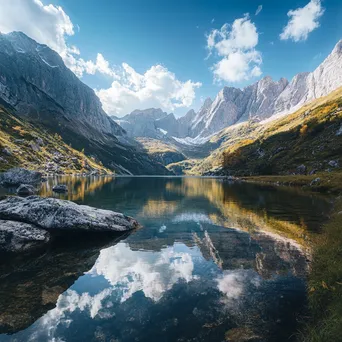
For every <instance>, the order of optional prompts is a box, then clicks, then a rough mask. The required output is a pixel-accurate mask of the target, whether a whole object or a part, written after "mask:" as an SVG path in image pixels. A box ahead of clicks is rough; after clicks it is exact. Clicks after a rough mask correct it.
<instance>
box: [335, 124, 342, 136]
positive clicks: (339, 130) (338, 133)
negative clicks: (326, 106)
mask: <svg viewBox="0 0 342 342" xmlns="http://www.w3.org/2000/svg"><path fill="white" fill-rule="evenodd" d="M336 135H337V136H338V137H339V136H340V135H342V125H341V126H340V128H339V129H338V130H337V132H336Z"/></svg>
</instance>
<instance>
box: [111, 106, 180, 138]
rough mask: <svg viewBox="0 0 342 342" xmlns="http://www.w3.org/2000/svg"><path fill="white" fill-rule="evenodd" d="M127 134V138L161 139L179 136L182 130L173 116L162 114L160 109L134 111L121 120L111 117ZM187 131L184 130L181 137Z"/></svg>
mask: <svg viewBox="0 0 342 342" xmlns="http://www.w3.org/2000/svg"><path fill="white" fill-rule="evenodd" d="M112 119H113V120H114V121H115V122H116V123H118V124H119V125H120V126H121V127H122V128H123V129H124V130H125V131H126V132H127V134H128V136H129V137H132V138H136V137H145V138H154V139H155V138H156V139H158V138H159V139H161V138H163V136H164V135H168V136H170V137H171V136H179V135H180V134H181V133H180V132H181V131H182V129H184V127H182V123H181V122H179V121H178V120H177V119H176V117H175V116H174V114H172V113H171V114H168V113H165V112H163V111H162V110H161V109H160V108H158V109H156V108H149V109H145V110H138V109H137V110H134V111H133V112H132V113H130V114H127V115H125V116H124V117H122V118H116V117H112ZM186 133H187V131H186V130H184V132H183V136H186Z"/></svg>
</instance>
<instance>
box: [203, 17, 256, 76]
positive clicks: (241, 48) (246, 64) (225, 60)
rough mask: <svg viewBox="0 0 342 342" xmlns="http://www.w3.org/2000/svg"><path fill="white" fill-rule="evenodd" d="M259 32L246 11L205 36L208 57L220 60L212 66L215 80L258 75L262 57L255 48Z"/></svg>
mask: <svg viewBox="0 0 342 342" xmlns="http://www.w3.org/2000/svg"><path fill="white" fill-rule="evenodd" d="M258 39H259V34H258V31H257V28H256V26H255V24H254V23H253V22H251V20H250V19H249V16H248V14H246V15H245V16H244V17H243V18H239V19H236V20H235V21H234V22H233V24H232V25H229V24H224V25H223V26H222V27H221V29H214V30H212V31H211V32H210V34H209V35H208V36H207V48H208V50H209V56H210V55H212V54H213V53H215V54H216V55H218V56H219V57H220V60H219V61H218V62H217V63H215V64H214V66H213V67H212V70H213V73H214V77H215V80H216V81H219V80H223V81H226V82H240V81H244V80H248V79H250V78H252V77H258V76H260V75H261V73H262V72H261V68H260V66H261V64H262V57H261V53H260V52H259V51H257V50H256V46H257V44H258Z"/></svg>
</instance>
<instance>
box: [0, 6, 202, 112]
mask: <svg viewBox="0 0 342 342" xmlns="http://www.w3.org/2000/svg"><path fill="white" fill-rule="evenodd" d="M0 31H1V32H2V33H8V32H12V31H22V32H24V33H25V34H26V35H28V36H29V37H31V38H33V39H34V40H36V41H37V42H38V43H41V44H46V45H48V46H49V47H50V48H52V49H54V50H55V51H56V52H58V53H59V55H60V56H61V57H62V58H63V60H64V63H65V64H66V66H67V67H68V68H70V69H71V70H72V71H73V72H74V73H75V74H76V75H77V76H78V77H82V75H83V74H84V73H87V74H91V75H94V74H95V73H100V74H103V75H106V76H108V77H110V78H112V79H113V83H112V85H111V87H110V88H108V89H99V90H97V94H98V95H99V97H100V100H101V101H102V104H103V107H104V109H105V110H107V111H108V112H109V113H112V114H117V115H120V114H126V113H128V112H130V111H132V110H134V109H137V108H138V109H146V108H149V107H161V108H162V109H164V110H169V111H172V110H174V109H176V108H179V107H189V106H191V104H192V103H193V100H194V99H195V90H196V88H198V87H200V86H201V83H199V82H192V81H191V80H188V81H185V82H182V81H180V80H178V79H177V77H176V75H175V74H174V73H172V72H171V71H169V70H168V69H167V68H166V67H163V66H161V65H154V66H152V67H151V68H150V69H148V70H147V71H146V72H145V73H144V74H139V73H137V72H136V71H135V70H134V69H133V68H132V67H131V66H129V65H128V64H126V63H122V65H121V66H119V67H117V66H113V65H111V64H110V63H109V61H108V60H106V59H105V57H104V56H103V55H102V54H101V53H97V57H96V60H95V61H93V60H85V59H84V58H82V55H81V51H80V50H79V48H78V47H77V46H73V45H70V44H68V37H70V36H73V35H74V34H75V31H76V32H79V31H80V29H79V27H78V26H77V25H76V26H74V24H73V23H72V21H71V19H70V17H69V16H68V15H67V14H66V13H65V11H64V10H63V8H62V7H61V6H55V5H52V4H43V2H42V1H40V0H2V1H0Z"/></svg>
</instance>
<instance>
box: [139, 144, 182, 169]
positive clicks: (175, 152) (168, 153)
mask: <svg viewBox="0 0 342 342" xmlns="http://www.w3.org/2000/svg"><path fill="white" fill-rule="evenodd" d="M136 140H137V141H138V142H139V143H140V144H141V145H142V146H143V148H144V149H145V151H146V152H147V154H148V155H149V156H150V157H151V158H152V159H153V160H155V161H156V162H159V163H162V164H163V165H167V164H168V161H175V162H178V161H182V160H184V159H186V157H185V156H184V154H183V153H182V152H180V151H179V149H178V148H177V147H176V146H175V145H173V144H171V143H167V142H164V141H161V140H157V139H152V138H137V139H136Z"/></svg>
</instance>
